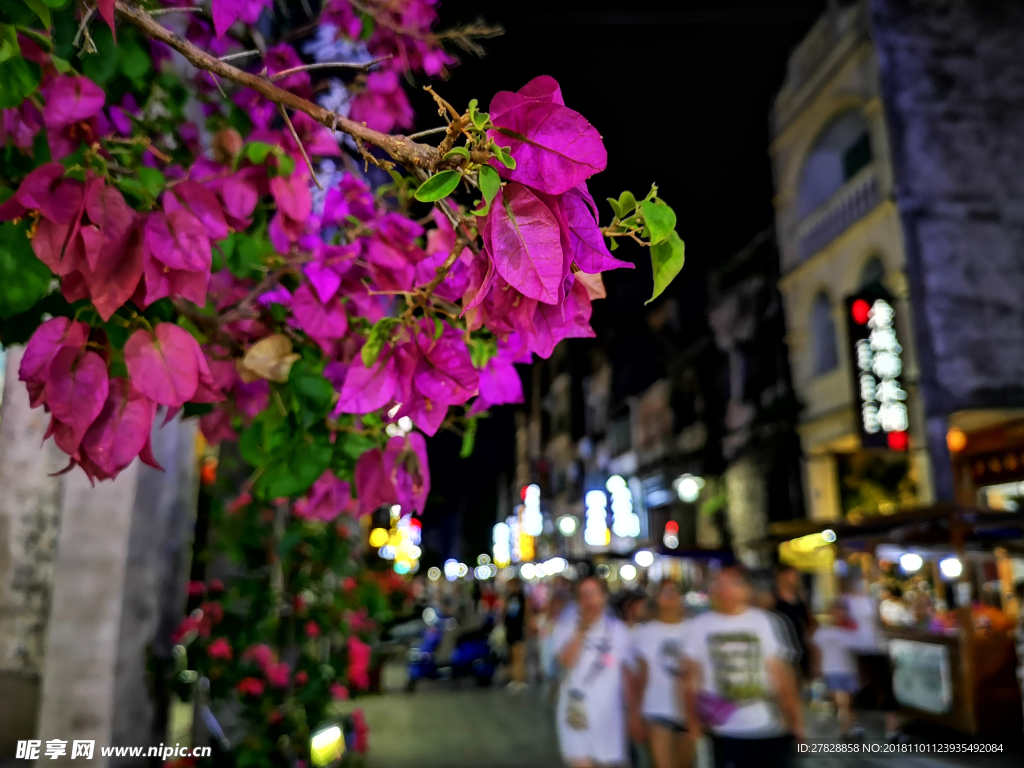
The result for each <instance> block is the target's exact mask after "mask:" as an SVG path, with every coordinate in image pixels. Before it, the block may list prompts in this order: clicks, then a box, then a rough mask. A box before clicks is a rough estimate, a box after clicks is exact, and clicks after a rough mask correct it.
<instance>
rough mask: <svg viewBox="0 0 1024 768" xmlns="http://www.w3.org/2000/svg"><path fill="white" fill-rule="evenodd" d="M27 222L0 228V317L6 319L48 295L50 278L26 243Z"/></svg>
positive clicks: (51, 276)
mask: <svg viewBox="0 0 1024 768" xmlns="http://www.w3.org/2000/svg"><path fill="white" fill-rule="evenodd" d="M28 229H29V222H28V221H23V222H21V223H20V224H0V317H2V318H4V319H7V318H9V317H13V316H14V315H17V314H20V313H22V312H24V311H26V310H28V309H30V308H31V307H33V306H34V305H35V303H36V302H37V301H39V300H40V299H41V298H43V296H45V295H46V294H47V293H49V286H50V281H51V280H52V279H53V274H52V273H51V272H50V270H49V269H48V268H47V267H46V265H45V264H43V262H41V261H40V260H39V259H37V258H36V255H35V253H34V252H33V250H32V243H31V241H30V240H29V239H28Z"/></svg>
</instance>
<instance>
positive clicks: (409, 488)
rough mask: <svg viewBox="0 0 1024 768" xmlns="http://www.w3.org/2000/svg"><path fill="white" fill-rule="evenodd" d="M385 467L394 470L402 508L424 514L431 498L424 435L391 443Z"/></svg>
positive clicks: (413, 433) (386, 451) (391, 440)
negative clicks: (428, 497)
mask: <svg viewBox="0 0 1024 768" xmlns="http://www.w3.org/2000/svg"><path fill="white" fill-rule="evenodd" d="M384 463H385V465H386V466H388V468H389V470H390V473H391V477H392V481H393V482H394V484H395V490H396V492H397V494H398V500H399V504H401V505H402V508H403V509H410V508H411V509H413V510H415V511H416V512H419V513H420V514H422V513H423V510H424V509H425V508H426V504H427V496H428V495H429V494H430V464H429V463H428V461H427V441H426V440H425V439H424V438H423V435H421V434H420V433H418V432H410V433H409V434H408V435H405V436H396V437H393V438H391V439H390V440H388V444H387V448H386V449H385V452H384Z"/></svg>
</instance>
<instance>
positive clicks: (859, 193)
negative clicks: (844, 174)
mask: <svg viewBox="0 0 1024 768" xmlns="http://www.w3.org/2000/svg"><path fill="white" fill-rule="evenodd" d="M881 202H882V193H881V188H880V186H879V183H878V177H877V176H876V175H875V173H874V172H868V173H866V174H864V175H863V176H862V177H861V178H860V179H859V180H858V179H856V178H855V179H851V183H849V184H847V185H846V186H844V188H843V189H842V190H840V192H839V193H837V194H836V195H835V197H834V198H833V199H832V200H830V201H829V202H828V203H826V204H825V205H823V206H822V207H821V208H819V209H818V210H817V211H815V212H814V213H812V214H811V215H810V216H808V217H807V218H806V219H804V220H803V221H802V222H800V224H799V225H798V226H797V258H798V260H797V263H798V264H802V263H803V262H805V261H807V259H809V258H810V257H811V256H813V255H814V254H815V253H817V252H818V251H820V250H822V249H823V248H825V246H827V245H828V244H829V243H831V242H832V241H833V240H835V239H836V238H837V237H839V236H840V235H841V234H843V232H845V231H846V230H847V229H849V228H850V227H851V226H852V225H853V224H855V223H856V222H858V221H860V220H861V219H862V218H864V217H865V216H866V215H867V214H868V213H870V212H871V211H872V210H874V208H875V207H876V206H877V205H878V204H879V203H881Z"/></svg>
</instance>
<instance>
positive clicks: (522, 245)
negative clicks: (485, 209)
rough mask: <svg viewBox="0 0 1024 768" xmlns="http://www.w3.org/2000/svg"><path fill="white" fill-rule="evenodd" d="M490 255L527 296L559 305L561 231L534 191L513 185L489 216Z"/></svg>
mask: <svg viewBox="0 0 1024 768" xmlns="http://www.w3.org/2000/svg"><path fill="white" fill-rule="evenodd" d="M487 219H488V221H487V232H488V236H489V238H490V239H489V243H488V245H489V252H490V254H491V257H492V258H493V259H494V266H495V269H497V271H498V274H499V275H501V276H502V277H503V278H505V280H506V281H508V284H509V285H511V286H512V287H513V288H515V289H516V290H518V291H519V292H520V293H522V294H523V295H524V296H528V297H529V298H532V299H537V300H538V301H543V302H544V303H545V304H557V303H558V302H559V301H560V299H561V296H560V293H561V290H562V280H563V278H564V267H565V263H564V262H565V255H564V253H563V250H562V230H561V226H560V223H559V221H558V218H557V217H556V215H555V213H554V212H553V211H552V210H551V209H550V208H549V207H548V206H547V205H545V203H544V202H543V201H542V200H541V199H540V198H539V197H538V196H537V195H536V194H534V192H533V191H531V190H530V189H528V188H527V187H524V186H523V185H522V184H516V183H514V182H510V183H509V184H506V185H505V187H504V188H503V189H502V190H501V191H500V192H499V193H498V196H497V197H496V198H495V199H494V202H493V203H492V204H491V212H490V213H489V214H488V216H487Z"/></svg>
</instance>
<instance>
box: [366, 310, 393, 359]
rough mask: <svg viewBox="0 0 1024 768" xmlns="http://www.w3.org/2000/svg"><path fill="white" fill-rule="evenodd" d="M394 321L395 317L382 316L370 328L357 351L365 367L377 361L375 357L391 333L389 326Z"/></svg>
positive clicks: (378, 354) (378, 355)
mask: <svg viewBox="0 0 1024 768" xmlns="http://www.w3.org/2000/svg"><path fill="white" fill-rule="evenodd" d="M396 322H398V320H397V318H394V317H382V318H381V319H380V320H378V321H377V322H376V323H374V324H373V327H372V328H370V333H369V334H368V335H367V337H366V343H365V344H363V348H362V349H361V350H360V351H359V355H360V357H362V358H363V365H365V366H366V367H367V368H369V367H371V366H372V365H373V364H374V363H376V362H377V358H378V357H380V351H381V350H382V349H383V348H384V343H385V342H386V341H387V340H388V338H389V337H390V335H391V326H393V325H394V324H395V323H396Z"/></svg>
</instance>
